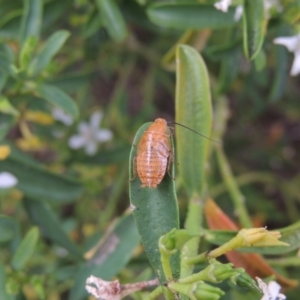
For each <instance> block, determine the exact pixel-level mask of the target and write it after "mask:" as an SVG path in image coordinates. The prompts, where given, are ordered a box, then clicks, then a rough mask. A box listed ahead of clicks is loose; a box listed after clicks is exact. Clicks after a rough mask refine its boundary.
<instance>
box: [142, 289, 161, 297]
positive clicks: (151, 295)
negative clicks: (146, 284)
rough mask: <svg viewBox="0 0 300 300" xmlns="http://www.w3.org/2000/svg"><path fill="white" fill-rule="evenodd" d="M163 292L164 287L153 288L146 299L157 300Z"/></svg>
mask: <svg viewBox="0 0 300 300" xmlns="http://www.w3.org/2000/svg"><path fill="white" fill-rule="evenodd" d="M161 293H162V287H161V286H158V287H157V288H156V289H155V290H153V291H152V292H151V293H150V294H149V295H148V296H146V297H145V298H144V299H145V300H155V299H156V298H157V297H158V296H159V295H160V294H161Z"/></svg>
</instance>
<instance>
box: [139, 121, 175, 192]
mask: <svg viewBox="0 0 300 300" xmlns="http://www.w3.org/2000/svg"><path fill="white" fill-rule="evenodd" d="M172 162H173V150H172V146H171V141H170V132H169V128H168V126H167V121H166V120H165V119H156V120H155V121H154V122H153V124H151V125H150V126H149V127H148V129H147V130H146V131H145V132H144V134H143V135H142V137H141V139H140V142H139V144H138V147H137V156H136V157H135V158H134V166H133V167H134V171H137V173H138V176H139V178H140V180H141V182H142V187H148V188H156V187H157V185H158V184H160V182H161V181H162V179H163V177H164V176H165V174H166V171H167V169H168V170H169V169H170V166H171V163H172Z"/></svg>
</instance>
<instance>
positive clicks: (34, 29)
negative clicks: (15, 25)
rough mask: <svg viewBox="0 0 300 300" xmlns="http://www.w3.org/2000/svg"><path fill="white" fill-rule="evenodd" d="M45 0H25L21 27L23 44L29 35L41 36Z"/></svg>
mask: <svg viewBox="0 0 300 300" xmlns="http://www.w3.org/2000/svg"><path fill="white" fill-rule="evenodd" d="M42 13H43V1H42V0H24V11H23V16H22V20H21V27H20V40H21V42H22V44H23V43H24V42H25V41H26V40H27V38H28V37H29V36H35V37H37V38H38V37H39V35H40V29H41V24H42Z"/></svg>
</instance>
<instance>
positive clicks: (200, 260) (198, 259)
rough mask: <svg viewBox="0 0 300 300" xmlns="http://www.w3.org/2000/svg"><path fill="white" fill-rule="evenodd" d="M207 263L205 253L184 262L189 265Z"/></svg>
mask: <svg viewBox="0 0 300 300" xmlns="http://www.w3.org/2000/svg"><path fill="white" fill-rule="evenodd" d="M205 261H207V252H203V253H201V254H198V255H196V256H194V257H190V258H187V259H186V260H185V262H186V263H187V264H190V265H195V264H200V263H203V262H205Z"/></svg>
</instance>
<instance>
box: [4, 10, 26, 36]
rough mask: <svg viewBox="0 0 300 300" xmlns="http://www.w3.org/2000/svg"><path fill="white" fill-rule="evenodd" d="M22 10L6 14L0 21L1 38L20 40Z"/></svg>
mask: <svg viewBox="0 0 300 300" xmlns="http://www.w3.org/2000/svg"><path fill="white" fill-rule="evenodd" d="M21 16H22V10H21V9H16V10H14V11H12V12H10V13H7V14H5V16H3V19H1V21H0V38H2V39H8V40H9V39H12V40H18V39H19V35H20V20H21Z"/></svg>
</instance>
